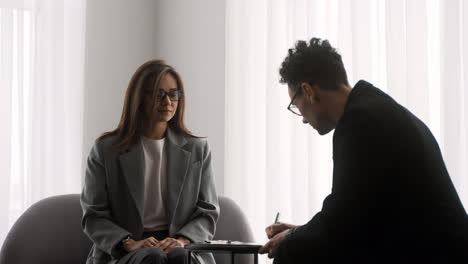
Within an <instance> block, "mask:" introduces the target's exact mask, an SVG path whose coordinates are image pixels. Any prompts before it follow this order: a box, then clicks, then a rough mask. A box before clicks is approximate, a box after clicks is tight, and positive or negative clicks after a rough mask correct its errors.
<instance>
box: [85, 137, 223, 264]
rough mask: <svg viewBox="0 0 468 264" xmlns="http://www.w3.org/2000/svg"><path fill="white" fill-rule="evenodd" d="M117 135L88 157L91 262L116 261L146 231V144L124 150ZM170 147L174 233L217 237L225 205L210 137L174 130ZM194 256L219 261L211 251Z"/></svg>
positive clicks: (168, 139) (97, 145) (98, 144)
mask: <svg viewBox="0 0 468 264" xmlns="http://www.w3.org/2000/svg"><path fill="white" fill-rule="evenodd" d="M113 139H114V137H112V136H109V137H106V138H104V139H101V140H98V141H96V143H95V144H94V146H93V148H92V150H91V152H90V154H89V157H88V165H87V169H86V176H85V183H84V187H83V191H82V194H81V207H82V208H83V219H82V227H83V230H84V232H85V234H86V235H87V236H88V237H89V238H90V239H91V241H92V242H93V243H94V245H93V247H92V248H91V251H90V253H89V255H88V259H87V261H86V263H87V264H93V263H94V264H104V263H106V264H108V263H116V262H117V260H118V259H119V258H121V257H122V256H123V255H124V254H125V252H124V251H123V249H122V248H121V241H122V239H124V238H126V237H127V236H129V235H130V236H132V237H133V238H135V239H136V240H138V239H140V238H141V237H142V234H143V199H144V197H143V196H144V193H143V190H144V188H143V184H144V162H145V161H144V156H143V155H144V154H143V148H142V146H141V143H137V144H134V145H132V146H131V147H130V148H129V149H128V150H127V151H126V152H123V153H121V152H118V151H116V150H115V149H114V148H113V147H112V145H111V144H112V142H113ZM166 150H167V153H166V155H167V166H166V167H167V188H168V190H167V204H166V206H167V215H168V223H169V235H170V236H171V237H175V236H178V235H181V236H184V237H187V238H188V239H190V240H191V241H193V242H200V241H205V240H210V239H212V238H213V235H214V233H215V227H216V222H217V220H218V216H219V205H218V198H217V195H216V190H215V184H214V176H213V170H212V166H211V151H210V149H209V146H208V143H207V141H206V140H202V139H198V138H192V137H186V136H183V135H179V134H176V133H175V132H174V131H173V130H171V129H169V128H168V130H167V135H166ZM192 255H193V256H194V257H193V258H194V260H195V261H196V262H198V263H206V264H211V263H212V264H214V263H215V261H214V258H213V256H212V254H210V253H199V254H192Z"/></svg>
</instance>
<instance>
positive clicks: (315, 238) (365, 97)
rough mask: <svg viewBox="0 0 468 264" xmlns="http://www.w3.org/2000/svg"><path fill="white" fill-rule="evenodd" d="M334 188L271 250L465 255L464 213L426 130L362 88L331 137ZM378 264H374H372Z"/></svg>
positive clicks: (282, 255) (287, 254)
mask: <svg viewBox="0 0 468 264" xmlns="http://www.w3.org/2000/svg"><path fill="white" fill-rule="evenodd" d="M333 161H334V170H333V188H332V192H331V194H330V195H329V196H328V197H327V198H326V199H325V201H324V203H323V207H322V210H321V212H319V213H318V214H316V215H315V216H314V217H313V218H312V219H311V220H310V221H309V222H308V223H307V224H305V225H303V226H301V227H299V228H297V230H296V231H295V232H294V233H292V234H290V235H289V236H288V237H287V239H285V240H284V243H281V245H280V248H279V249H278V255H277V256H278V258H279V259H289V261H287V260H286V261H281V263H294V262H295V261H294V259H295V258H296V259H297V258H299V257H300V256H303V254H302V253H301V252H307V253H306V255H307V256H309V257H311V256H314V255H317V256H328V257H330V256H335V257H345V259H347V257H349V256H358V257H363V256H364V258H365V256H421V255H423V256H428V254H430V255H445V254H451V256H453V254H461V253H463V251H468V248H467V247H466V245H467V243H466V241H467V237H468V236H467V223H468V218H467V214H466V212H465V210H464V208H463V205H462V204H461V202H460V199H459V197H458V195H457V192H456V191H455V188H454V186H453V184H452V182H451V180H450V177H449V174H448V172H447V169H446V167H445V164H444V161H443V159H442V155H441V152H440V149H439V146H438V144H437V142H436V140H435V138H434V137H433V135H432V134H431V132H430V130H429V129H428V128H427V127H426V125H425V124H424V123H423V122H422V121H421V120H419V119H418V118H417V117H416V116H414V115H413V114H412V113H411V112H409V111H408V110H407V109H406V108H404V107H403V106H401V105H399V104H398V103H397V102H396V101H395V100H393V99H392V98H391V97H390V96H388V95H387V94H385V93H384V92H382V91H380V90H379V89H377V88H375V87H374V86H372V85H371V84H370V83H367V82H365V81H359V82H358V83H357V84H356V86H355V87H354V88H353V89H352V91H351V93H350V95H349V98H348V102H347V103H346V106H345V110H344V114H343V116H342V117H341V119H340V120H339V122H338V124H337V127H336V129H335V134H334V136H333ZM377 263H378V262H377Z"/></svg>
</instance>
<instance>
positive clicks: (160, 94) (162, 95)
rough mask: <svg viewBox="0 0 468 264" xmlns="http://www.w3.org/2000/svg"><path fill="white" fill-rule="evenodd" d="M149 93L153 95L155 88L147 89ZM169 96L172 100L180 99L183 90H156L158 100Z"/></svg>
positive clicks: (146, 91)
mask: <svg viewBox="0 0 468 264" xmlns="http://www.w3.org/2000/svg"><path fill="white" fill-rule="evenodd" d="M145 93H146V94H147V95H153V90H145ZM166 95H167V96H168V97H169V100H171V101H179V100H180V98H181V97H182V95H183V92H182V90H175V89H174V90H170V91H169V92H166V91H164V90H163V89H158V90H157V92H156V101H158V102H159V101H162V100H164V98H165V97H166Z"/></svg>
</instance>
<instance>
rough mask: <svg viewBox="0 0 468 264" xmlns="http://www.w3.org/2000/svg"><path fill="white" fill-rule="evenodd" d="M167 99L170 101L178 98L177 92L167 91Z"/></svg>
mask: <svg viewBox="0 0 468 264" xmlns="http://www.w3.org/2000/svg"><path fill="white" fill-rule="evenodd" d="M169 99H171V100H172V101H177V100H179V93H178V92H177V91H171V92H169Z"/></svg>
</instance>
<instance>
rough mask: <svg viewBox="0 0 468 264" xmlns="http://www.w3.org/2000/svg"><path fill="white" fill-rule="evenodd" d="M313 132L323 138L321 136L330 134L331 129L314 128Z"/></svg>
mask: <svg viewBox="0 0 468 264" xmlns="http://www.w3.org/2000/svg"><path fill="white" fill-rule="evenodd" d="M314 128H315V127H314ZM315 130H317V132H318V134H319V135H321V136H323V135H326V134H328V133H330V131H332V130H333V128H331V129H330V128H315Z"/></svg>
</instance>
